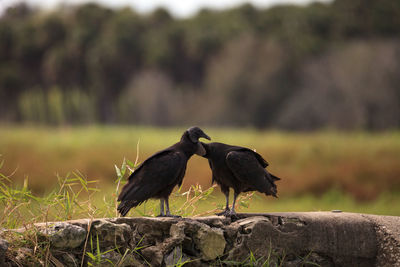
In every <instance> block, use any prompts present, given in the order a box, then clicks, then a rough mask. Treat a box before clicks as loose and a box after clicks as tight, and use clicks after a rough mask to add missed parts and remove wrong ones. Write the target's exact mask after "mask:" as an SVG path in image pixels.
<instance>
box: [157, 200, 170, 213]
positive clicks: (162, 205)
mask: <svg viewBox="0 0 400 267" xmlns="http://www.w3.org/2000/svg"><path fill="white" fill-rule="evenodd" d="M167 205H168V204H167ZM167 207H168V206H167ZM168 212H169V211H168ZM157 217H164V199H163V198H161V199H160V215H158V216H157Z"/></svg>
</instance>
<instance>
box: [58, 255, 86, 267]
mask: <svg viewBox="0 0 400 267" xmlns="http://www.w3.org/2000/svg"><path fill="white" fill-rule="evenodd" d="M55 257H56V258H57V259H59V260H60V262H62V264H63V265H64V266H66V267H79V266H81V262H80V260H79V259H78V258H77V257H76V256H75V255H74V254H71V253H62V254H60V255H57V256H55Z"/></svg>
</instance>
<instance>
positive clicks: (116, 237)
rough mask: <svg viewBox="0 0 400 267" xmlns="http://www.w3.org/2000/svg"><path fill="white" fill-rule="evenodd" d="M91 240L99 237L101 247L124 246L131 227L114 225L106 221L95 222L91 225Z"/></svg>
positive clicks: (123, 224)
mask: <svg viewBox="0 0 400 267" xmlns="http://www.w3.org/2000/svg"><path fill="white" fill-rule="evenodd" d="M92 227H93V232H92V233H91V235H92V238H96V235H98V236H99V241H100V244H101V246H103V247H109V246H111V247H113V248H115V246H125V245H126V243H127V242H128V241H129V236H130V232H131V227H130V226H129V225H127V224H125V223H121V224H115V223H112V222H110V221H107V220H97V221H95V222H93V224H92Z"/></svg>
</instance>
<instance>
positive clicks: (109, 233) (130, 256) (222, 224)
mask: <svg viewBox="0 0 400 267" xmlns="http://www.w3.org/2000/svg"><path fill="white" fill-rule="evenodd" d="M34 228H35V231H36V236H37V240H39V241H40V240H42V242H48V244H49V247H50V249H49V251H50V254H51V258H50V263H51V264H53V265H54V266H87V265H95V266H96V265H97V266H182V264H184V265H185V266H232V265H236V266H244V265H246V266H400V217H392V216H377V215H367V214H356V213H344V212H305V213H268V214H238V216H237V217H236V218H225V217H217V216H211V217H198V218H144V217H136V218H110V219H94V220H88V219H82V220H74V221H66V222H55V223H47V224H36V225H35V227H34ZM17 231H27V230H26V229H25V230H22V229H21V230H17ZM5 232H6V231H3V233H2V235H3V234H4V233H5ZM27 243H28V242H27ZM9 246H11V245H10V244H9V243H7V241H5V240H0V266H18V265H17V262H19V263H21V262H23V261H24V257H26V258H29V255H31V254H32V253H33V252H34V251H33V249H34V248H32V247H27V248H23V247H21V248H19V249H18V251H17V252H15V251H14V252H13V253H11V251H10V248H8V249H7V247H9Z"/></svg>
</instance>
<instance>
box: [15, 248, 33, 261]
mask: <svg viewBox="0 0 400 267" xmlns="http://www.w3.org/2000/svg"><path fill="white" fill-rule="evenodd" d="M32 255H33V250H32V249H30V248H19V249H18V250H17V256H16V257H15V261H16V262H18V263H21V262H22V263H27V260H28V258H30V257H32Z"/></svg>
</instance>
